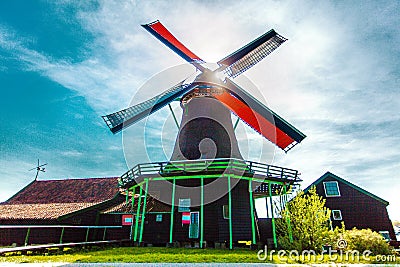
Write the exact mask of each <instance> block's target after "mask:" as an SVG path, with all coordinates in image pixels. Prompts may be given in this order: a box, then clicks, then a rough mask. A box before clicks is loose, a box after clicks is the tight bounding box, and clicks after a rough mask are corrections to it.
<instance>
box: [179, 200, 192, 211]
mask: <svg viewBox="0 0 400 267" xmlns="http://www.w3.org/2000/svg"><path fill="white" fill-rule="evenodd" d="M188 211H190V198H180V199H179V206H178V212H188Z"/></svg>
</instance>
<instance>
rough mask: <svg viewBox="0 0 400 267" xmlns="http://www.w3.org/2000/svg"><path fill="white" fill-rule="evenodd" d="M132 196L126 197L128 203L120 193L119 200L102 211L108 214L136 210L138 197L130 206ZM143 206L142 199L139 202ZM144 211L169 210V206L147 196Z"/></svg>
mask: <svg viewBox="0 0 400 267" xmlns="http://www.w3.org/2000/svg"><path fill="white" fill-rule="evenodd" d="M131 201H132V198H131V197H130V198H129V199H128V203H126V201H125V197H123V196H122V195H121V197H120V201H119V202H117V204H115V205H114V206H112V207H109V208H107V209H105V210H103V211H102V213H105V214H108V213H133V212H136V210H137V204H138V197H136V198H135V203H134V206H133V208H132V202H131ZM141 205H142V207H143V201H142V203H141ZM146 211H147V212H169V211H171V206H169V205H167V204H164V203H162V202H160V201H157V200H156V199H154V198H152V197H147V204H146Z"/></svg>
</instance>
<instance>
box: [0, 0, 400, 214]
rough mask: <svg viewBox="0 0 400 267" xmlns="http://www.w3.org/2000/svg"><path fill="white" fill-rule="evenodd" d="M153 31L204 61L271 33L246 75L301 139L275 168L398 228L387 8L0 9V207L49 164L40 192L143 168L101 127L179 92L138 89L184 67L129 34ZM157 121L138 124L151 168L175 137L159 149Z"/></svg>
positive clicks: (276, 4)
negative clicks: (362, 199) (366, 203)
mask: <svg viewBox="0 0 400 267" xmlns="http://www.w3.org/2000/svg"><path fill="white" fill-rule="evenodd" d="M383 3H384V4H383ZM156 19H160V20H161V21H162V22H163V23H164V24H165V25H166V26H167V27H168V28H169V29H170V30H171V31H172V32H173V33H174V34H175V35H176V36H177V37H178V38H179V39H180V40H181V41H182V42H183V43H185V44H186V45H187V46H188V47H189V48H190V49H191V50H193V51H194V52H195V53H196V54H198V55H199V56H200V57H202V58H203V59H204V60H206V61H208V62H216V61H218V60H219V59H221V58H223V57H225V56H226V55H227V54H229V53H231V52H232V51H234V50H236V49H238V48H239V47H241V46H242V45H244V44H246V43H247V42H249V41H251V40H252V39H254V38H255V37H257V36H259V35H260V34H262V33H264V32H266V31H267V30H269V29H271V28H274V29H275V30H276V31H277V32H278V33H280V34H281V35H283V36H285V37H287V38H288V39H289V40H288V41H287V42H286V43H285V44H283V45H282V46H281V47H280V48H279V49H278V50H277V51H275V52H274V53H273V54H272V55H270V56H269V57H268V58H267V59H265V60H264V61H263V62H261V63H259V64H258V65H256V66H255V67H253V68H252V69H251V70H249V71H248V72H246V73H245V74H246V77H247V78H248V79H249V80H251V81H252V82H253V83H254V84H255V85H256V86H257V90H256V91H257V92H258V93H259V94H261V95H259V96H260V98H261V99H262V100H263V101H265V103H268V105H269V106H270V107H271V108H272V109H273V110H274V111H276V112H277V113H278V114H279V115H281V116H282V117H283V118H285V119H286V120H288V121H289V122H291V123H292V124H293V125H295V126H296V127H297V128H298V129H300V130H301V131H302V132H304V133H305V134H306V135H307V138H306V139H305V140H304V141H303V142H302V144H300V145H299V146H297V147H295V148H294V149H293V150H292V151H290V152H289V153H288V154H284V153H283V152H282V151H278V150H277V151H275V156H274V158H273V164H276V165H281V166H286V167H290V168H294V169H298V170H299V171H300V172H301V173H302V176H301V177H302V179H303V180H304V183H303V187H306V186H307V185H309V184H310V183H311V182H312V181H314V180H316V179H317V178H318V177H320V176H321V175H322V174H324V173H325V172H326V171H331V172H333V173H335V174H336V175H338V176H340V177H342V178H345V179H347V180H349V181H351V182H353V183H355V184H356V185H359V186H361V187H363V188H364V189H366V190H368V191H370V192H372V193H374V194H376V195H378V196H380V197H382V198H384V199H386V200H388V201H389V202H390V205H389V208H388V209H389V215H390V217H391V218H392V219H397V220H399V219H400V202H399V201H398V193H399V191H400V183H399V182H398V181H397V180H398V178H397V173H398V169H399V167H400V163H399V158H400V149H399V148H400V147H399V144H400V135H399V134H398V129H399V128H400V113H399V107H400V90H399V86H400V82H399V77H400V65H399V64H400V63H399V62H400V60H399V58H400V46H399V45H398V44H399V42H400V33H399V31H400V29H399V27H398V25H400V3H399V2H398V1H385V2H380V1H319V2H315V1H249V2H247V1H243V2H242V1H234V2H233V1H185V2H184V1H168V2H166V1H165V2H164V1H152V2H150V1H125V2H122V1H23V0H12V1H11V0H10V1H0V84H1V87H0V88H1V92H2V96H3V97H2V98H0V109H1V112H0V122H1V131H0V138H1V139H0V140H1V142H0V149H1V158H0V164H1V169H0V201H4V200H6V199H7V198H8V197H10V196H11V195H12V194H14V193H15V192H17V191H18V190H19V189H20V188H21V187H23V186H24V185H26V184H27V183H28V182H30V181H31V180H32V179H33V178H34V172H28V171H27V170H28V169H30V168H32V167H34V166H35V162H36V160H37V158H40V159H41V160H42V161H43V162H47V163H48V164H49V165H48V168H47V171H46V173H42V174H41V176H40V179H53V178H57V179H58V178H72V177H104V176H119V175H121V174H122V173H123V172H125V171H126V170H127V168H128V167H127V163H128V165H129V166H132V165H134V164H136V163H140V162H142V161H144V160H143V159H145V157H143V151H142V150H141V146H143V143H144V142H143V140H142V139H143V132H141V133H135V131H134V129H135V128H133V127H131V128H130V129H129V132H130V134H131V135H132V136H131V137H132V138H131V139H133V141H132V145H129V144H126V146H125V150H129V151H131V152H132V153H131V156H130V157H128V162H127V163H126V162H125V158H124V149H123V145H122V135H121V134H118V135H112V134H111V133H110V132H109V130H108V129H107V127H106V126H105V124H104V123H103V121H102V119H101V117H100V116H101V115H104V114H107V113H109V112H114V111H117V110H119V109H121V108H124V107H126V106H127V105H129V103H130V102H134V103H136V102H140V101H143V100H145V99H146V98H147V97H149V96H153V95H154V94H156V93H159V92H161V91H163V90H165V89H167V88H168V83H169V82H171V83H173V82H178V80H174V79H175V76H173V78H174V79H172V78H171V81H165V83H163V85H162V86H161V85H160V87H158V88H154V90H151V86H150V85H151V84H149V83H147V84H146V81H147V80H149V79H150V78H151V77H152V76H153V75H155V74H157V73H160V72H161V71H163V70H165V69H166V68H169V67H173V66H177V65H179V64H182V63H183V61H182V59H180V58H179V57H177V56H176V55H174V54H173V53H172V52H171V51H169V50H168V49H167V48H166V47H165V46H163V45H162V44H161V43H160V42H159V41H157V40H156V39H154V38H153V37H152V36H150V35H149V34H148V33H147V32H146V31H145V30H144V29H142V28H141V27H140V26H139V25H140V24H143V23H147V22H151V21H154V20H156ZM186 67H187V66H186ZM186 67H183V68H186ZM185 70H186V71H187V73H190V71H191V70H187V69H185ZM177 78H178V77H177ZM238 82H239V83H240V80H239V81H238ZM163 86H165V88H163ZM139 88H141V89H140V90H139ZM257 92H255V93H257ZM174 105H175V106H174V108H176V109H179V107H178V105H177V103H175V104H174ZM165 120H167V123H166V122H165ZM168 120H169V122H170V121H171V116H170V114H169V113H168V110H161V111H160V112H158V113H156V114H154V115H153V116H152V117H151V118H150V120H148V123H147V128H146V129H147V132H146V135H147V137H148V138H150V140H153V141H149V142H147V143H146V144H147V145H148V146H149V150H148V151H155V152H154V153H152V155H151V158H150V159H151V160H162V159H164V158H168V153H169V151H170V147H171V143H172V141H171V140H173V139H174V136H175V135H174V134H169V133H173V132H174V130H173V129H169V128H168V127H167V126H165V127H166V128H168V129H167V130H165V131H166V132H167V134H165V133H163V136H167V137H165V138H163V139H162V140H161V139H160V131H159V129H161V128H162V127H163V126H164V125H170V124H171V123H168ZM143 125H144V122H142V124H139V125H138V129H142V128H143ZM171 125H173V124H171ZM140 127H142V128H140ZM160 127H161V128H160ZM240 127H241V129H242V130H241V133H246V136H247V137H246V139H250V142H247V141H246V140H245V139H244V135H242V134H241V133H238V139H239V140H240V142H241V143H242V145H241V146H242V147H244V148H247V149H248V150H249V151H250V152H249V153H248V158H249V159H256V160H261V161H271V158H270V155H269V154H268V153H265V155H262V156H261V157H260V156H259V152H257V153H254V154H253V153H252V152H251V151H253V150H252V149H256V148H259V147H260V146H259V144H262V146H263V147H264V148H265V150H271V149H273V146H271V145H270V144H269V143H268V142H267V141H265V140H262V139H261V137H259V136H258V135H257V134H255V133H252V132H251V131H248V130H246V129H245V127H244V126H243V125H241V126H240ZM175 132H176V129H175ZM175 134H176V133H175ZM125 135H126V134H125ZM131 139H126V140H131ZM126 140H125V143H126V142H127V141H126ZM160 140H161V141H160ZM157 141H158V142H159V143H157ZM162 145H165V148H164V151H165V153H166V154H163V153H164V152H163V151H162V150H161V152H160V151H159V150H160V147H162ZM127 146H128V147H129V149H126V147H127ZM152 149H153V150H152ZM159 152H160V153H159Z"/></svg>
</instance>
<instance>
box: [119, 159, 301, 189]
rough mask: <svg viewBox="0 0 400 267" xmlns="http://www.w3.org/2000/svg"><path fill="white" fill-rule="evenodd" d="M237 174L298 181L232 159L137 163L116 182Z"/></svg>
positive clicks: (281, 171) (294, 174)
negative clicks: (156, 177)
mask: <svg viewBox="0 0 400 267" xmlns="http://www.w3.org/2000/svg"><path fill="white" fill-rule="evenodd" d="M223 172H224V173H240V174H242V175H243V176H257V177H259V178H268V179H278V180H286V181H287V180H290V181H297V180H299V179H298V171H297V170H293V169H289V168H283V167H279V166H274V165H268V164H264V163H259V162H254V161H248V160H240V159H234V158H222V159H214V160H210V159H208V160H207V159H204V160H186V161H167V162H153V163H143V164H138V165H136V166H135V167H133V168H132V169H130V170H129V171H127V172H126V173H124V174H123V175H122V176H121V177H120V179H119V185H120V187H124V186H125V185H127V184H130V183H132V182H133V181H135V180H136V179H137V178H139V177H144V176H154V175H159V176H164V177H165V179H168V177H170V176H181V175H200V174H204V175H207V174H216V173H223Z"/></svg>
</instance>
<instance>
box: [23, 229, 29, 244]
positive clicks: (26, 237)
mask: <svg viewBox="0 0 400 267" xmlns="http://www.w3.org/2000/svg"><path fill="white" fill-rule="evenodd" d="M30 233H31V228H29V227H28V230H27V231H26V236H25V243H24V244H25V246H27V245H28V240H29V235H30Z"/></svg>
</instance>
